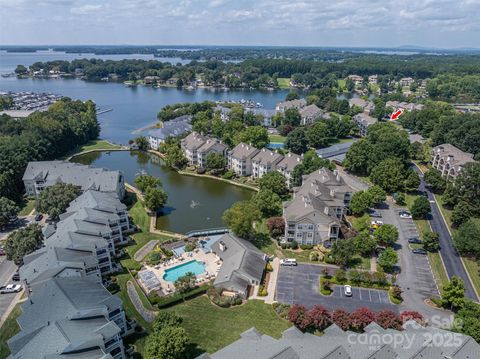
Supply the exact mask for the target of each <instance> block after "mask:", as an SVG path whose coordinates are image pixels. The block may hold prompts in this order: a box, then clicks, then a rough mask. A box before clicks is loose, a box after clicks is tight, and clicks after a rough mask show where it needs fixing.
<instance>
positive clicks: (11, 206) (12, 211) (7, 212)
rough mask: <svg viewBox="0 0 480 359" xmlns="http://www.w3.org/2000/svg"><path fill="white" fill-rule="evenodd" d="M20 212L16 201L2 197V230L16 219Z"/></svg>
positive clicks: (0, 215)
mask: <svg viewBox="0 0 480 359" xmlns="http://www.w3.org/2000/svg"><path fill="white" fill-rule="evenodd" d="M18 211H19V208H18V207H17V205H16V204H15V202H14V201H12V200H10V199H8V198H6V197H0V228H1V227H3V226H5V225H6V224H7V223H8V222H9V220H10V219H11V218H14V217H15V216H16V215H17V213H18Z"/></svg>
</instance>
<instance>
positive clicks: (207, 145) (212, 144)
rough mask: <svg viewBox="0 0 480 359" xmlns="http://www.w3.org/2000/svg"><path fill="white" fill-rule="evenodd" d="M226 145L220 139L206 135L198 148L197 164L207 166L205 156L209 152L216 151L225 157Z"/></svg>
mask: <svg viewBox="0 0 480 359" xmlns="http://www.w3.org/2000/svg"><path fill="white" fill-rule="evenodd" d="M227 150H228V147H227V146H226V145H225V144H223V143H222V141H219V140H217V139H216V138H212V137H206V140H205V142H204V144H203V145H202V146H201V147H200V148H199V149H198V151H197V156H198V166H199V167H203V168H206V167H207V157H208V155H209V154H211V153H217V154H219V155H222V156H224V157H226V155H227Z"/></svg>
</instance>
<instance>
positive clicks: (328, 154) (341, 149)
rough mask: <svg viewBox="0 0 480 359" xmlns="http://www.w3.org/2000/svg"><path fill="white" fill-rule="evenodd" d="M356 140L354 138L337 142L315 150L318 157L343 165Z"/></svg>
mask: <svg viewBox="0 0 480 359" xmlns="http://www.w3.org/2000/svg"><path fill="white" fill-rule="evenodd" d="M355 142H356V140H353V139H352V141H349V142H344V143H337V144H335V145H332V146H329V147H325V148H320V149H318V150H316V151H315V152H316V153H317V155H318V157H320V158H326V159H328V160H330V161H334V162H335V163H338V164H340V165H341V164H342V162H343V160H344V159H345V156H346V154H347V152H348V150H349V149H350V147H352V145H353V144H354V143H355Z"/></svg>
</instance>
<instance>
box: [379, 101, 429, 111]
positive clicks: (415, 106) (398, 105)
mask: <svg viewBox="0 0 480 359" xmlns="http://www.w3.org/2000/svg"><path fill="white" fill-rule="evenodd" d="M385 106H386V107H391V108H392V109H394V110H403V111H413V110H421V109H422V108H423V107H424V105H422V104H420V103H411V102H400V101H387V102H386V103H385Z"/></svg>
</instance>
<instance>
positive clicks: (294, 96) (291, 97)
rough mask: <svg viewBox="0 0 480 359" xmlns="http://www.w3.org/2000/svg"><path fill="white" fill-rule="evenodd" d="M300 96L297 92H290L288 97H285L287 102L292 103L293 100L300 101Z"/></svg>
mask: <svg viewBox="0 0 480 359" xmlns="http://www.w3.org/2000/svg"><path fill="white" fill-rule="evenodd" d="M299 98H300V96H298V92H296V91H290V92H289V93H288V94H287V96H286V97H285V101H292V100H298V99H299Z"/></svg>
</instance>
